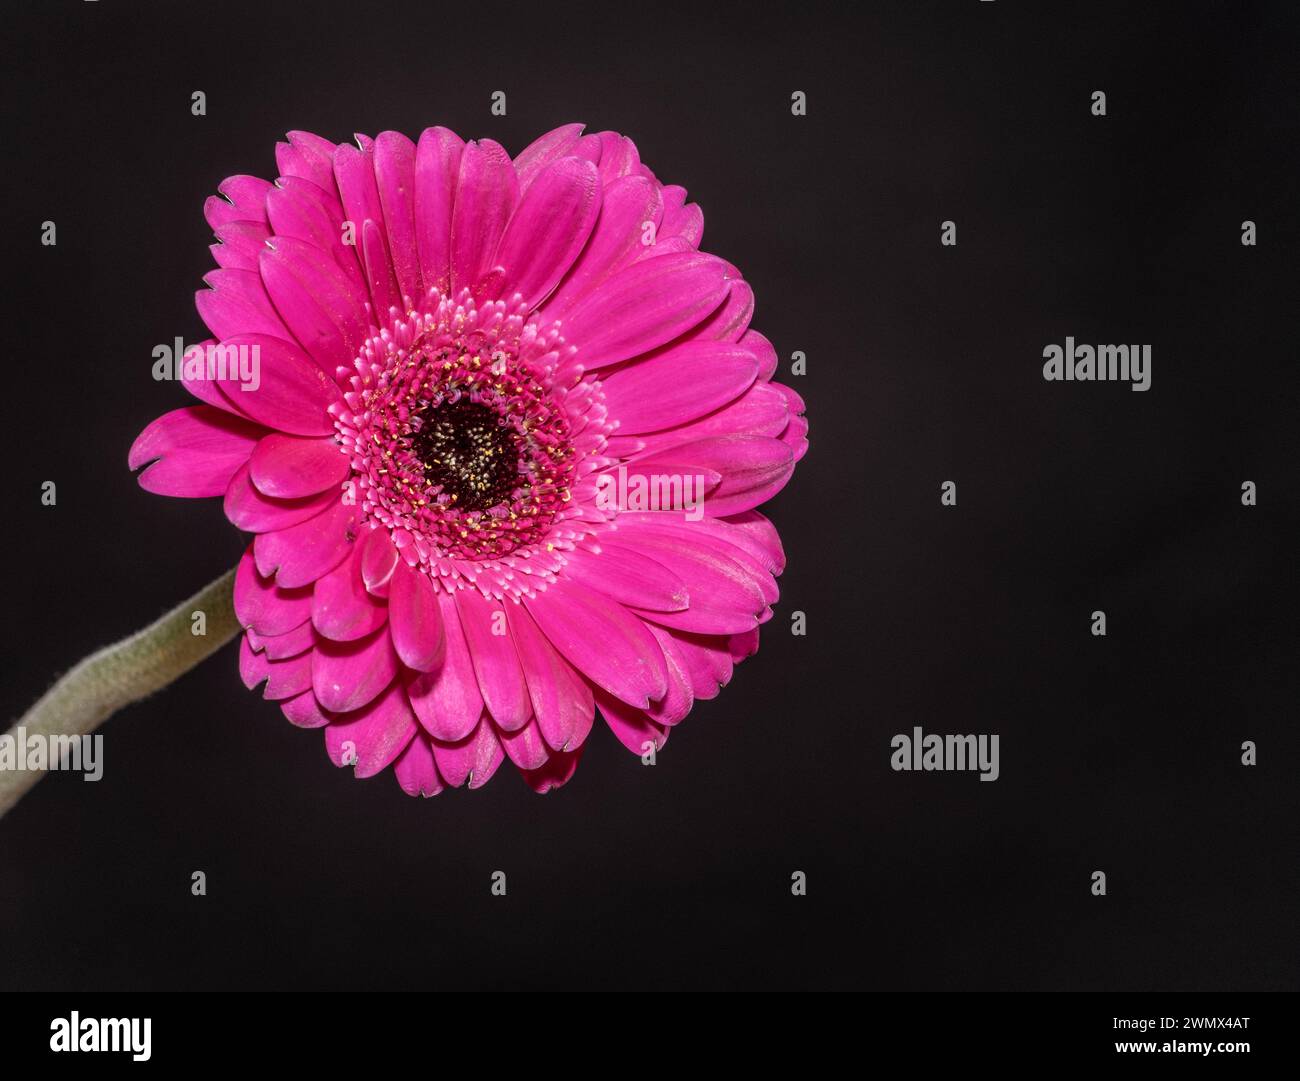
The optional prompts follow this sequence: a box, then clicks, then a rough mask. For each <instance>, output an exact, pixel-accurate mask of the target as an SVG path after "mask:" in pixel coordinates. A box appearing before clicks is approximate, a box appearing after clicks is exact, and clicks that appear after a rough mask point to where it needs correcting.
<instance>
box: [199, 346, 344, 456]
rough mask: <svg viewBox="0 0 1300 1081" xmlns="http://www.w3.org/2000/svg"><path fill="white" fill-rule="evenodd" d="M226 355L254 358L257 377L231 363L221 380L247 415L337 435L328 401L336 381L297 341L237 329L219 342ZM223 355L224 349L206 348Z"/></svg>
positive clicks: (286, 427)
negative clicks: (245, 379) (250, 377)
mask: <svg viewBox="0 0 1300 1081" xmlns="http://www.w3.org/2000/svg"><path fill="white" fill-rule="evenodd" d="M221 344H222V346H224V347H225V349H226V350H227V351H230V350H234V351H235V352H234V354H232V353H230V352H227V354H226V355H227V356H235V357H236V358H237V357H238V355H239V353H240V351H242V355H243V357H246V358H248V360H249V361H256V380H255V382H256V385H254V380H249V381H248V382H247V383H244V382H242V381H241V374H240V373H239V372H238V371H237V370H236V369H237V364H235V365H228V367H227V378H226V379H224V380H222V381H221V382H220V386H221V389H222V392H223V393H224V394H225V395H226V397H227V398H229V399H230V401H231V402H233V403H234V404H235V406H236V408H238V410H239V411H240V412H241V413H243V414H244V415H245V416H248V417H251V418H252V419H253V420H256V421H258V422H259V423H261V424H265V425H266V426H267V427H268V428H275V429H277V430H278V431H281V432H290V433H292V434H294V435H333V434H334V421H333V419H332V418H331V417H330V415H329V412H328V410H329V407H330V406H331V405H332V404H333V403H335V402H337V401H339V400H340V399H339V391H338V387H337V385H336V384H335V383H334V381H333V380H332V379H331V378H330V377H329V376H327V375H326V374H325V373H324V372H323V371H321V369H320V368H319V367H318V366H317V365H316V364H315V363H314V362H313V361H312V360H311V359H310V358H309V357H308V356H307V354H306V353H304V352H303V351H302V349H301V348H299V347H298V346H296V345H291V344H290V343H289V342H286V341H283V340H281V339H279V338H268V337H266V336H265V335H259V334H236V335H235V336H234V337H232V338H228V339H227V340H226V341H224V342H222V343H221ZM218 348H219V347H218ZM203 356H204V367H206V365H207V358H208V356H212V357H213V359H214V360H219V359H220V354H219V353H217V352H213V353H211V354H209V353H207V352H206V351H205V352H204V354H203Z"/></svg>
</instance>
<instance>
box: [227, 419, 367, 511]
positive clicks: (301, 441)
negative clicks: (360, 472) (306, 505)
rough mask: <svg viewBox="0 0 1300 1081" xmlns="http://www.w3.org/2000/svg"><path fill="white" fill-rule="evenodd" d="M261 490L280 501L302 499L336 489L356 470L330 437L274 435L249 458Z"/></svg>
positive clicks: (254, 480)
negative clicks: (353, 469)
mask: <svg viewBox="0 0 1300 1081" xmlns="http://www.w3.org/2000/svg"><path fill="white" fill-rule="evenodd" d="M248 464H249V474H250V476H251V477H252V479H253V483H254V484H255V485H256V486H257V490H258V491H259V492H261V493H262V494H263V495H269V496H274V497H275V498H276V499H301V498H302V497H303V496H309V495H315V494H316V493H317V492H324V491H329V490H336V489H337V488H338V487H339V486H340V485H341V484H342V483H343V481H344V480H346V479H347V477H348V474H349V473H350V472H351V471H352V467H351V463H350V462H349V461H348V456H347V455H346V454H345V453H344V452H343V451H342V449H341V448H340V447H339V445H338V444H337V443H336V442H334V440H333V439H330V438H315V439H313V438H308V437H304V436H299V435H284V434H282V433H280V432H272V433H271V434H270V435H268V436H266V437H265V438H264V439H263V440H262V441H261V442H260V443H258V444H257V447H256V449H255V450H254V451H253V455H252V457H251V458H250V459H249V463H248Z"/></svg>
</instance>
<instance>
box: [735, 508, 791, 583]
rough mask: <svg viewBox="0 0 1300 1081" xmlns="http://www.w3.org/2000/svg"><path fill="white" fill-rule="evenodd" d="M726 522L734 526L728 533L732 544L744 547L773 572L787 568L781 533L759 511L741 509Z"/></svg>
mask: <svg viewBox="0 0 1300 1081" xmlns="http://www.w3.org/2000/svg"><path fill="white" fill-rule="evenodd" d="M726 524H727V525H729V526H731V527H732V529H731V530H730V531H729V532H728V533H727V539H728V540H729V541H730V542H731V543H732V544H735V545H736V546H738V547H740V548H744V549H745V551H747V552H749V553H750V555H752V556H754V558H755V559H757V560H758V561H759V563H760V564H761V565H762V566H764V567H766V568H767V570H769V571H770V572H771V573H772V574H780V573H781V572H782V571H783V570H785V549H784V548H782V547H781V537H780V534H778V533H777V531H776V526H774V525H773V524H772V523H771V522H770V521H768V520H767V519H766V518H764V517H763V516H762V515H761V514H759V513H758V511H756V510H747V511H741V512H740V513H739V514H736V515H732V516H731V517H729V518H727V519H726Z"/></svg>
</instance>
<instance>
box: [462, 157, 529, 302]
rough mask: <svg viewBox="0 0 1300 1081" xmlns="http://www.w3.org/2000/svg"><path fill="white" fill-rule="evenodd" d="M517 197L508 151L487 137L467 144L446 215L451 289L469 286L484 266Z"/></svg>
mask: <svg viewBox="0 0 1300 1081" xmlns="http://www.w3.org/2000/svg"><path fill="white" fill-rule="evenodd" d="M518 198H519V178H518V177H516V176H515V167H514V166H513V165H512V164H511V162H510V155H509V154H507V153H506V152H505V150H504V149H503V148H502V147H501V145H500V144H499V143H495V142H493V141H492V140H491V139H483V140H481V141H479V142H472V143H467V144H466V145H465V150H464V152H463V153H462V154H461V157H460V176H459V178H458V181H457V186H456V202H455V206H454V207H453V209H452V216H451V288H452V291H453V292H454V293H456V292H459V291H460V290H461V289H464V288H467V287H468V288H472V287H473V286H474V285H475V284H476V283H477V282H478V280H479V278H481V277H482V276H483V275H484V274H485V273H486V272H487V271H488V270H489V269H490V263H489V260H490V259H491V257H492V254H493V253H494V252H495V251H496V249H497V244H498V243H499V242H500V240H501V234H502V233H503V232H504V231H505V227H506V222H507V221H509V220H510V215H511V213H512V212H513V211H514V208H515V203H516V202H517V201H518Z"/></svg>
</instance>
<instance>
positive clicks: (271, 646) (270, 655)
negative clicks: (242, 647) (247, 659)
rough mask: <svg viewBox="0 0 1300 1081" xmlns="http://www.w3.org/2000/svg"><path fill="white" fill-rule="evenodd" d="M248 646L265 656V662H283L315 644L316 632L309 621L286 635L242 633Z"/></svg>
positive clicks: (251, 631)
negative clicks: (246, 638)
mask: <svg viewBox="0 0 1300 1081" xmlns="http://www.w3.org/2000/svg"><path fill="white" fill-rule="evenodd" d="M244 634H245V635H247V637H248V644H249V645H250V646H252V647H253V649H254V650H260V651H261V652H263V653H265V654H266V657H267V660H271V661H283V660H287V659H288V658H290V657H296V656H298V654H299V653H304V652H306V651H307V650H309V649H311V647H312V646H314V645H315V644H316V632H315V631H313V630H312V626H311V621H310V620H308V621H307V622H306V623H303V624H300V625H299V626H297V627H295V628H294V629H293V630H291V631H289V632H288V633H287V634H275V635H269V636H268V635H259V634H258V633H257V632H256V631H253V630H251V629H250V630H247V631H245V632H244Z"/></svg>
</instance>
